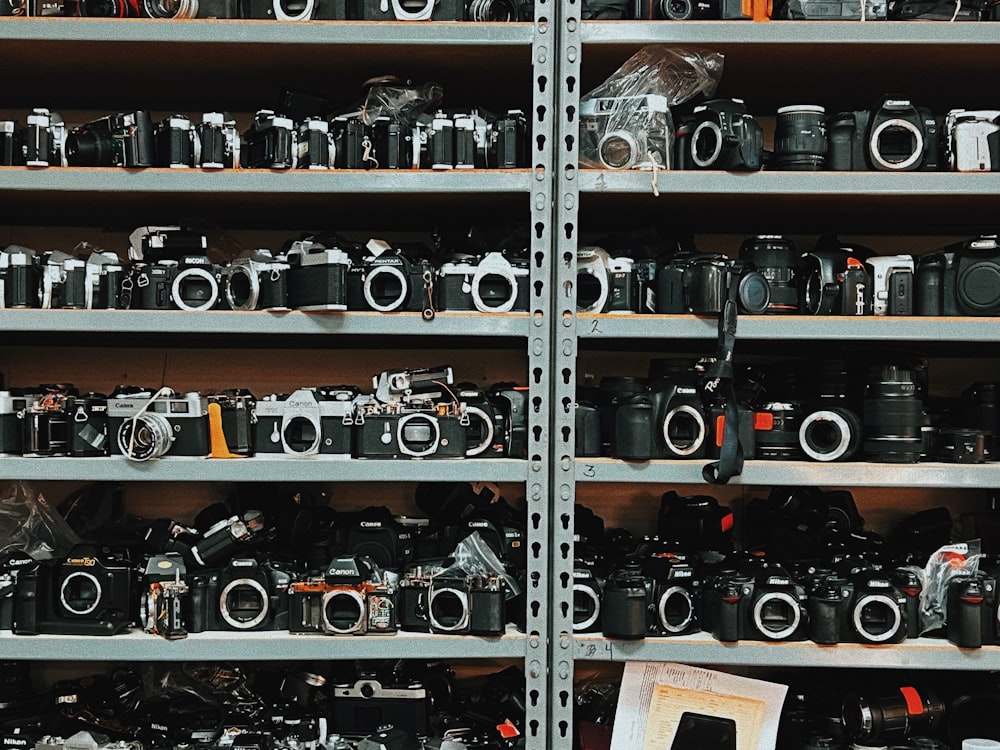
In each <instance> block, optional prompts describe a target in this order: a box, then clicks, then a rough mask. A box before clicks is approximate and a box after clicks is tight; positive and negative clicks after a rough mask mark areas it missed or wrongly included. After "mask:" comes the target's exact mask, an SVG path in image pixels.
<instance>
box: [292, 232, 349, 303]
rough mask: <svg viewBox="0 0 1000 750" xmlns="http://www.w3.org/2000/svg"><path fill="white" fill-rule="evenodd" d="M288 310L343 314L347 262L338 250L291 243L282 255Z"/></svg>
mask: <svg viewBox="0 0 1000 750" xmlns="http://www.w3.org/2000/svg"><path fill="white" fill-rule="evenodd" d="M286 261H287V263H288V265H289V269H288V306H289V307H291V308H293V309H295V310H346V309H347V301H348V281H347V279H348V273H349V271H350V269H351V259H350V257H349V256H348V255H347V253H345V252H344V251H343V250H341V249H340V248H336V247H333V248H329V247H326V246H325V245H322V244H320V243H318V242H313V241H312V240H301V241H298V242H293V243H292V246H291V247H290V248H289V250H288V253H287V255H286Z"/></svg>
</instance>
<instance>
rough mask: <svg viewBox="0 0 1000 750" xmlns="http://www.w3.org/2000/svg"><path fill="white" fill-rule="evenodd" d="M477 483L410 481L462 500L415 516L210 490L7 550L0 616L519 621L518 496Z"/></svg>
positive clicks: (172, 624)
mask: <svg viewBox="0 0 1000 750" xmlns="http://www.w3.org/2000/svg"><path fill="white" fill-rule="evenodd" d="M478 487H479V485H476V486H473V485H457V486H452V485H448V484H446V483H445V484H440V485H432V486H430V487H429V488H427V489H426V490H424V489H421V488H419V487H418V492H423V493H424V494H425V495H426V494H427V493H440V494H441V496H443V497H444V498H446V499H448V498H452V497H453V496H454V497H460V498H461V499H462V501H464V502H467V503H468V504H467V506H466V507H464V508H462V510H461V512H460V513H448V514H447V517H445V516H444V515H442V514H441V513H439V512H436V509H435V508H429V514H428V516H427V517H423V518H417V517H412V516H394V515H393V514H392V513H391V512H390V511H389V510H388V509H387V508H385V507H384V506H370V507H367V508H364V509H362V510H359V511H335V510H333V509H331V508H329V507H328V506H326V505H320V504H315V503H314V504H310V505H309V506H308V509H307V510H303V508H302V507H300V506H301V504H302V502H303V501H302V500H301V499H299V500H295V501H293V500H292V499H289V502H288V503H283V504H280V505H279V504H276V503H273V502H271V503H269V504H268V505H267V511H266V512H265V511H261V510H256V509H243V508H244V507H245V506H242V505H241V506H239V507H236V506H234V505H232V504H229V503H216V504H213V505H210V506H208V507H206V508H204V509H203V510H202V511H201V512H199V513H198V514H197V515H196V517H195V519H194V521H193V522H191V523H184V522H180V521H176V520H174V519H169V518H160V519H155V520H152V521H150V520H142V519H135V520H134V521H130V522H129V524H128V529H129V533H128V535H127V536H123V535H122V534H113V535H110V536H108V535H106V534H104V533H102V532H100V531H98V532H92V533H91V535H90V539H92V540H94V541H85V542H81V543H79V544H77V545H76V546H74V547H73V548H72V549H71V550H69V552H68V553H67V554H66V555H65V556H64V557H57V558H55V559H49V560H33V559H31V558H30V557H29V556H27V555H24V554H13V555H8V556H7V557H9V558H10V559H9V560H8V559H7V557H5V560H4V564H3V576H4V578H5V583H6V584H7V585H5V586H4V588H3V594H2V598H0V603H2V605H3V606H2V607H0V616H2V617H3V620H2V621H0V628H2V629H6V630H12V631H13V633H14V634H15V635H36V634H40V633H48V634H61V635H91V636H113V635H117V634H120V633H124V632H127V631H129V630H130V629H132V628H134V627H141V628H142V629H143V630H145V631H146V632H147V633H151V634H155V635H159V636H162V637H163V638H166V639H169V640H176V639H180V638H185V637H187V635H188V634H189V633H202V632H205V631H216V632H225V631H228V632H237V633H248V632H258V631H284V632H287V633H290V634H294V635H329V636H363V635H395V634H396V633H397V632H399V631H408V632H425V633H427V632H429V633H435V634H444V635H476V636H483V637H500V636H503V635H504V634H505V633H506V632H507V629H508V626H509V625H514V626H516V627H518V628H520V629H521V630H522V631H523V628H524V611H523V609H524V604H523V597H522V591H523V585H524V580H525V575H524V569H525V565H526V551H527V542H526V538H525V535H526V529H525V517H524V511H523V507H522V506H521V505H520V504H518V505H516V506H515V505H511V504H509V503H508V502H507V501H506V500H505V499H504V498H503V497H502V496H501V495H500V494H499V491H498V490H496V488H495V487H493V486H491V485H487V487H488V489H478ZM83 502H90V498H87V497H85V498H84V500H83ZM456 502H457V501H456ZM294 503H298V504H299V505H294ZM91 507H93V506H91ZM447 507H448V509H449V510H451V509H452V507H453V506H450V505H449V506H447ZM470 550H471V552H470Z"/></svg>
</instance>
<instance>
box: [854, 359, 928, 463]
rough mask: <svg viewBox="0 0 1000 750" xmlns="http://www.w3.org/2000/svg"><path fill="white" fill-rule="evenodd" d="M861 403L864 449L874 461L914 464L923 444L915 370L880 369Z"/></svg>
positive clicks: (896, 367) (921, 413)
mask: <svg viewBox="0 0 1000 750" xmlns="http://www.w3.org/2000/svg"><path fill="white" fill-rule="evenodd" d="M874 378H875V379H874V380H870V381H869V383H868V393H867V395H866V397H865V402H864V425H865V427H864V430H865V433H864V434H865V440H864V451H865V455H866V456H867V457H868V458H870V459H872V460H875V461H886V462H889V463H916V462H917V461H918V460H919V459H920V450H921V445H922V437H921V427H922V425H923V405H922V404H921V402H920V399H919V398H917V384H916V381H915V380H914V373H913V371H912V370H908V369H906V368H903V367H899V366H897V365H885V366H883V367H881V368H879V369H878V370H877V371H876V374H875V375H874Z"/></svg>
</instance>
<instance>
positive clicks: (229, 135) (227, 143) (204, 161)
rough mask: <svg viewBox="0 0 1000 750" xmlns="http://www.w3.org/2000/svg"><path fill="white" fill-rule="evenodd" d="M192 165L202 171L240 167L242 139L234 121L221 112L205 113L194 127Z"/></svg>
mask: <svg viewBox="0 0 1000 750" xmlns="http://www.w3.org/2000/svg"><path fill="white" fill-rule="evenodd" d="M193 142H194V143H193V145H194V163H195V166H198V167H201V168H202V169H232V168H233V167H238V166H239V165H240V147H241V145H242V139H241V138H240V133H239V131H238V130H237V129H236V120H234V119H232V118H230V117H228V116H227V115H226V114H224V113H223V112H205V113H204V114H202V116H201V122H200V123H198V124H197V125H195V126H194V139H193Z"/></svg>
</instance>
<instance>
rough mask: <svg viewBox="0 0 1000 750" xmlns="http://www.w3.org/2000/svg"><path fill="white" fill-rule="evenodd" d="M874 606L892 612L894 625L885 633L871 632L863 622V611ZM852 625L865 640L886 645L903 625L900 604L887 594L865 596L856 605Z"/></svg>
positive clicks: (852, 615)
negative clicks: (885, 608)
mask: <svg viewBox="0 0 1000 750" xmlns="http://www.w3.org/2000/svg"><path fill="white" fill-rule="evenodd" d="M872 604H875V605H880V606H882V607H887V608H888V609H889V611H890V612H892V625H890V626H889V628H887V629H886V631H885V632H884V633H872V632H869V631H868V630H866V629H865V626H864V623H863V622H862V621H861V610H863V609H864V608H865V607H867V606H869V605H872ZM851 623H852V624H853V625H854V630H855V632H856V633H857V634H858V635H859V636H861V637H862V638H864V639H865V640H867V641H870V642H871V643H885V642H886V641H888V640H889V639H891V638H892V637H893V636H895V635H896V634H897V633H898V632H899V629H900V627H902V625H903V614H902V613H901V612H900V611H899V604H898V603H897V602H895V601H894V600H893V599H891V598H890V597H888V596H886V595H885V594H865V595H864V596H862V597H861V598H860V599H858V601H857V603H856V604H855V605H854V610H853V611H852V612H851Z"/></svg>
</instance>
